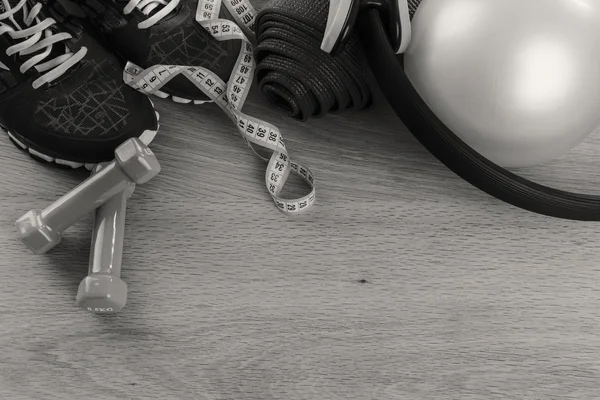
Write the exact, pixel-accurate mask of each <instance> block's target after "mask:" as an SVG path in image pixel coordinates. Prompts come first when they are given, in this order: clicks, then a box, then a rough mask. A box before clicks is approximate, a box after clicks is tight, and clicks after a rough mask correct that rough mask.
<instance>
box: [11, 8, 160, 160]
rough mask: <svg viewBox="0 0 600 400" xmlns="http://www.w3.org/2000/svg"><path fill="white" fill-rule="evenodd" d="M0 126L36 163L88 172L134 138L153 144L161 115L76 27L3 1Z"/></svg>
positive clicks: (114, 61) (37, 10) (44, 10)
mask: <svg viewBox="0 0 600 400" xmlns="http://www.w3.org/2000/svg"><path fill="white" fill-rule="evenodd" d="M0 125H1V127H2V128H3V129H4V130H5V131H6V132H7V134H8V136H9V137H10V139H11V140H12V141H13V142H14V143H15V144H16V145H17V146H18V147H20V148H22V149H23V150H27V151H29V153H30V155H31V156H32V157H34V158H36V159H38V160H42V161H47V162H55V163H57V164H61V165H65V166H69V167H72V168H79V167H82V166H84V165H86V166H87V167H88V168H91V167H92V165H94V164H96V163H98V162H102V161H109V160H112V159H113V158H114V153H113V152H114V149H115V148H116V147H118V146H119V145H120V144H122V143H123V142H124V141H125V140H127V139H129V138H131V137H139V138H141V140H142V141H144V142H145V143H150V142H151V141H152V139H153V138H154V136H155V135H156V132H157V130H158V115H157V114H156V113H155V111H154V107H153V106H152V103H151V102H150V101H149V100H148V98H147V97H146V96H143V95H142V94H140V93H139V92H137V91H135V90H133V89H132V88H130V87H129V86H127V85H126V84H125V83H124V82H123V76H122V71H121V69H120V64H119V62H118V60H117V59H116V57H115V56H114V55H112V54H111V53H110V52H108V51H107V50H106V49H105V48H104V47H103V46H101V45H100V44H99V43H98V42H97V41H96V40H95V39H93V38H92V37H91V36H90V35H89V34H87V33H85V32H84V31H83V29H82V27H81V26H77V25H75V24H69V25H66V24H62V23H59V22H57V21H56V20H55V19H54V18H52V17H51V15H50V12H49V10H48V9H47V8H46V5H44V4H42V3H38V2H36V1H35V0H27V1H24V0H23V1H19V0H0Z"/></svg>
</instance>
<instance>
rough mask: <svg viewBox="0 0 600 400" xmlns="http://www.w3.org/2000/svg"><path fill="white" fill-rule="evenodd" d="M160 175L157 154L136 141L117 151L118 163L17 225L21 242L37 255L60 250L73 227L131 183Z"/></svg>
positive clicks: (23, 217) (21, 219) (34, 212)
mask: <svg viewBox="0 0 600 400" xmlns="http://www.w3.org/2000/svg"><path fill="white" fill-rule="evenodd" d="M159 172H160V164H159V163H158V160H157V158H156V156H155V155H154V153H152V151H151V150H150V149H149V148H148V147H147V146H146V145H145V144H143V143H142V142H141V141H140V140H139V139H137V138H132V139H129V140H127V141H126V142H124V143H123V144H122V145H121V146H119V147H118V148H117V149H116V150H115V160H114V161H112V162H111V163H108V164H107V165H106V166H104V167H103V168H102V169H101V170H100V171H98V173H96V174H93V175H92V176H90V177H89V178H88V179H86V180H85V181H84V182H82V183H81V184H80V185H79V186H77V187H76V188H75V189H73V190H71V191H70V192H69V193H67V194H66V195H64V196H63V197H61V198H60V199H58V200H57V201H56V202H54V204H52V205H51V206H50V207H48V208H46V209H45V210H43V211H42V210H32V211H29V212H28V213H27V214H25V215H23V216H22V217H21V218H19V219H18V220H17V222H16V224H15V225H16V228H17V235H18V236H19V239H21V241H22V242H23V243H24V244H25V245H26V246H27V247H29V248H30V249H31V250H32V251H33V252H34V253H36V254H44V253H47V252H48V251H50V250H52V249H53V248H54V247H56V246H57V245H58V244H59V243H60V241H61V239H62V238H61V235H62V234H63V232H64V231H65V230H67V229H68V228H69V227H70V226H72V225H73V224H75V223H76V222H77V221H79V220H80V219H82V218H83V217H84V216H86V215H87V214H89V213H91V212H92V211H94V210H95V209H97V208H98V207H100V206H101V205H102V204H104V203H105V202H106V201H107V200H108V199H110V198H112V197H113V196H115V195H117V194H118V193H120V192H122V191H123V190H124V189H125V188H127V186H128V185H130V184H131V183H137V184H143V183H146V182H148V181H149V180H150V179H152V178H154V177H155V176H156V175H157V174H158V173H159Z"/></svg>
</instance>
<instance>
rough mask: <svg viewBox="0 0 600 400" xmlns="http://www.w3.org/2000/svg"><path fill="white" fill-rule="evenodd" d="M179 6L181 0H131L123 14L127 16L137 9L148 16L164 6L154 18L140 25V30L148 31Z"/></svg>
mask: <svg viewBox="0 0 600 400" xmlns="http://www.w3.org/2000/svg"><path fill="white" fill-rule="evenodd" d="M178 4H179V0H130V1H129V3H127V5H126V6H125V8H124V9H123V14H125V15H127V14H129V13H131V12H132V11H133V10H135V9H136V8H137V9H138V10H140V11H141V12H142V13H143V14H144V15H146V16H148V15H150V13H151V12H152V11H154V10H156V8H157V7H161V6H162V9H160V10H159V11H158V12H156V13H155V14H154V15H153V16H151V17H149V18H148V19H146V20H145V21H142V22H140V23H139V24H138V28H140V29H148V28H150V27H151V26H153V25H154V24H156V23H157V22H160V20H162V19H163V18H164V17H166V16H167V15H169V14H170V13H171V11H173V10H174V9H175V8H176V7H177V5H178Z"/></svg>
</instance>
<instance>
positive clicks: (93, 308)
mask: <svg viewBox="0 0 600 400" xmlns="http://www.w3.org/2000/svg"><path fill="white" fill-rule="evenodd" d="M76 301H77V304H78V305H79V306H80V307H82V308H84V309H86V310H88V311H90V312H93V313H105V314H110V313H117V312H119V311H121V309H123V307H125V303H127V284H126V283H125V282H123V281H122V280H121V278H119V277H117V276H112V275H108V274H95V275H92V276H86V277H85V278H84V279H83V280H82V281H81V283H80V284H79V288H78V290H77V299H76Z"/></svg>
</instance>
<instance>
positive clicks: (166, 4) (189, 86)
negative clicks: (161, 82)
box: [50, 0, 241, 104]
mask: <svg viewBox="0 0 600 400" xmlns="http://www.w3.org/2000/svg"><path fill="white" fill-rule="evenodd" d="M50 1H51V2H52V4H53V5H54V8H55V9H57V10H58V11H59V12H60V13H62V14H63V15H70V16H75V17H82V16H84V15H85V16H87V18H88V20H89V22H90V23H91V24H93V25H94V26H95V27H96V30H97V32H99V33H100V34H101V36H102V37H103V38H104V39H105V41H106V43H107V46H108V47H109V48H110V49H111V50H112V51H114V52H115V53H116V54H117V55H118V56H119V57H120V58H121V60H122V62H123V64H124V65H125V64H127V63H129V64H130V65H131V64H133V65H135V66H137V67H139V68H140V69H149V68H153V67H156V66H162V65H164V66H174V65H177V66H185V67H204V68H207V69H209V70H211V71H212V72H214V73H215V74H217V75H218V76H219V77H220V78H221V79H222V80H224V81H228V80H229V78H230V75H231V72H232V70H233V68H234V66H235V63H236V61H237V58H238V55H239V53H240V48H241V41H240V40H228V41H223V42H220V41H218V40H216V39H215V38H213V36H212V35H211V34H210V33H209V32H207V31H206V30H205V29H204V28H203V27H202V26H201V25H200V24H199V23H198V22H197V21H196V12H197V8H198V0H50ZM220 17H222V18H225V19H231V15H230V14H229V12H228V11H227V10H226V8H225V7H222V8H221V12H220ZM154 94H155V95H157V96H158V97H161V98H167V97H169V96H171V97H172V99H173V100H174V101H176V102H178V103H190V102H194V103H196V104H201V103H203V102H205V101H206V100H207V97H206V95H205V94H204V93H203V92H202V91H201V90H200V89H198V87H197V86H196V85H194V84H193V83H191V81H190V80H189V79H188V78H186V77H185V76H183V75H179V76H177V77H175V78H174V79H172V80H171V81H169V82H168V83H167V84H166V85H165V86H163V87H162V88H161V90H160V91H157V92H155V93H154Z"/></svg>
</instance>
